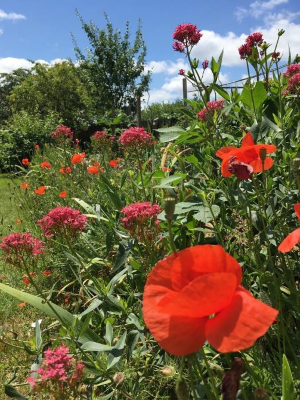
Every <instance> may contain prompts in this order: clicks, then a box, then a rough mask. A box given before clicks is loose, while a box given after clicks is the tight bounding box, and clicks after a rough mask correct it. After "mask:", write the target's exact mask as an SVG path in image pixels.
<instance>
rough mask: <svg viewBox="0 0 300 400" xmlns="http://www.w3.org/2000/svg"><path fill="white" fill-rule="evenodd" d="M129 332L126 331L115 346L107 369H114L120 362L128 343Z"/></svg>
mask: <svg viewBox="0 0 300 400" xmlns="http://www.w3.org/2000/svg"><path fill="white" fill-rule="evenodd" d="M126 336H127V332H126V331H125V332H124V333H123V335H122V336H121V338H120V339H119V341H118V343H117V344H116V345H115V346H114V348H113V349H112V351H111V354H110V355H109V357H108V363H107V369H109V368H112V367H113V366H114V365H115V364H117V362H118V361H119V360H120V358H121V356H122V353H123V350H124V346H125V341H126Z"/></svg>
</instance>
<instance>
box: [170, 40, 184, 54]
mask: <svg viewBox="0 0 300 400" xmlns="http://www.w3.org/2000/svg"><path fill="white" fill-rule="evenodd" d="M172 47H173V50H175V51H178V52H179V53H183V52H184V46H183V44H182V43H180V42H174V43H173V45H172Z"/></svg>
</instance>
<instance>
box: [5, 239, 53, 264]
mask: <svg viewBox="0 0 300 400" xmlns="http://www.w3.org/2000/svg"><path fill="white" fill-rule="evenodd" d="M0 245H1V248H2V251H3V252H4V253H5V254H6V262H8V263H9V264H12V265H15V266H17V267H20V266H21V265H22V264H23V263H24V262H26V261H27V260H28V259H29V258H31V259H32V258H36V257H38V256H40V254H42V253H43V252H44V251H45V246H44V243H43V242H42V241H41V240H40V239H38V238H36V237H34V236H32V235H31V233H29V232H26V233H11V234H10V235H8V236H4V237H3V238H2V241H1V244H0Z"/></svg>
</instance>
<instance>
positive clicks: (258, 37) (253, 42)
mask: <svg viewBox="0 0 300 400" xmlns="http://www.w3.org/2000/svg"><path fill="white" fill-rule="evenodd" d="M263 41H264V40H263V35H262V33H261V32H254V33H251V35H249V36H248V37H247V38H246V43H247V44H248V45H249V46H250V47H255V46H260V45H262V44H263Z"/></svg>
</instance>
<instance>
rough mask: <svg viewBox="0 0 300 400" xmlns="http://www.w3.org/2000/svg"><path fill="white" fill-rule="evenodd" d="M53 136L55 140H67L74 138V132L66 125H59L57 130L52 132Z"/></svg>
mask: <svg viewBox="0 0 300 400" xmlns="http://www.w3.org/2000/svg"><path fill="white" fill-rule="evenodd" d="M51 137H52V139H53V140H58V141H61V140H66V139H70V140H72V139H73V132H72V131H71V129H70V128H68V127H67V126H65V125H59V126H58V127H57V128H56V129H55V131H53V132H52V133H51Z"/></svg>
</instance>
